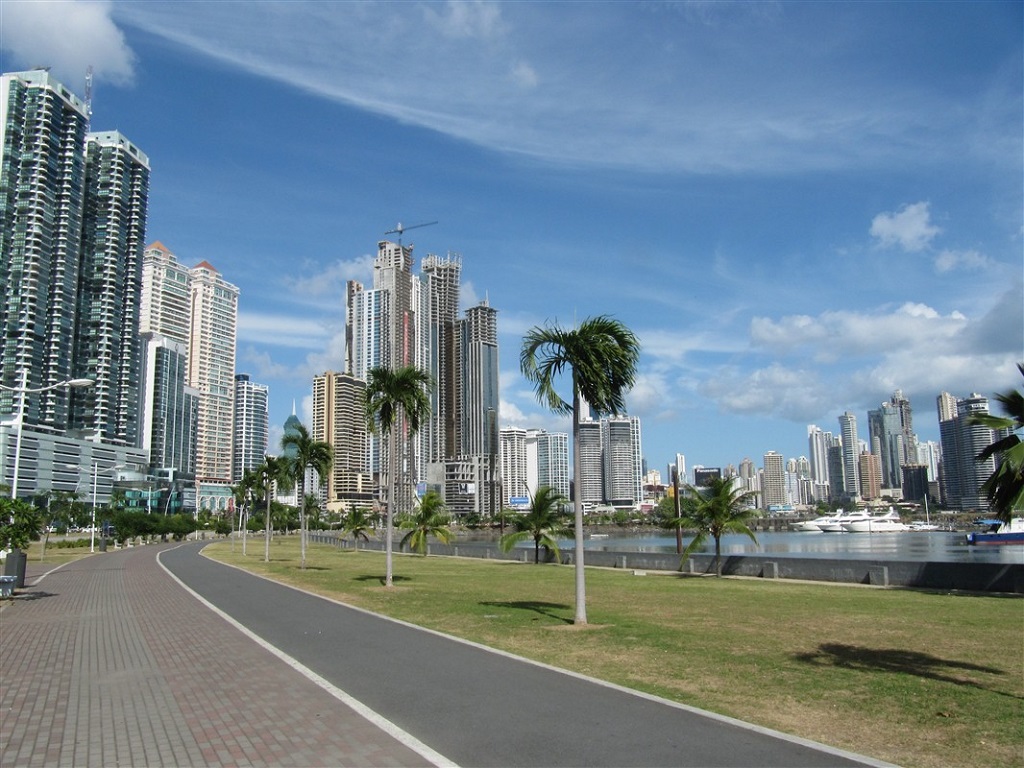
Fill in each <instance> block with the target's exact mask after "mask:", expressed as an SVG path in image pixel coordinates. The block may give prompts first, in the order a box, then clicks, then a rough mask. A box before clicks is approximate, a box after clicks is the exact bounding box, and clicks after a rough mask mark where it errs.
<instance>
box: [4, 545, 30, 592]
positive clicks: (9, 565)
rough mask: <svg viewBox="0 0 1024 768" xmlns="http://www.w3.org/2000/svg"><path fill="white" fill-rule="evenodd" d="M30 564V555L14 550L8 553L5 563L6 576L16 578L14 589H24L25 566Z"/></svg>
mask: <svg viewBox="0 0 1024 768" xmlns="http://www.w3.org/2000/svg"><path fill="white" fill-rule="evenodd" d="M27 563H28V555H27V554H26V553H25V552H22V551H21V550H20V549H12V550H11V551H10V552H8V553H7V559H6V560H5V561H4V576H13V577H14V588H15V589H22V588H23V587H24V586H25V566H26V564H27Z"/></svg>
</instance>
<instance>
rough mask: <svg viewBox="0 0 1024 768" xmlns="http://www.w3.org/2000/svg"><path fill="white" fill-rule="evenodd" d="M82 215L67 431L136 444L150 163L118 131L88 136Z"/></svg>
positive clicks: (106, 440)
mask: <svg viewBox="0 0 1024 768" xmlns="http://www.w3.org/2000/svg"><path fill="white" fill-rule="evenodd" d="M85 170H86V174H85V188H86V191H85V209H84V214H83V216H82V260H81V268H80V270H79V288H78V310H77V316H78V320H77V323H76V324H75V352H74V355H75V357H74V360H75V365H74V368H75V376H76V377H81V378H91V379H93V380H94V381H95V382H96V383H95V384H94V385H93V386H92V387H89V388H88V389H83V390H81V391H77V392H75V393H74V394H73V395H72V399H71V405H72V412H71V426H72V428H74V429H80V430H83V431H85V432H87V433H91V434H93V435H95V436H96V437H98V438H99V439H101V440H103V441H104V442H109V443H117V444H121V445H137V444H138V442H139V426H140V425H139V386H140V382H139V374H140V370H141V368H142V361H141V346H140V340H139V293H140V281H141V276H142V251H143V246H144V245H145V237H146V212H147V206H148V200H149V159H148V158H147V157H146V156H145V155H144V154H143V153H142V152H141V151H139V149H138V147H136V146H135V145H134V144H132V143H131V142H130V141H128V140H127V139H126V138H125V137H124V136H122V135H121V134H120V133H118V132H116V131H110V132H107V133H91V134H89V135H88V136H87V137H86V164H85Z"/></svg>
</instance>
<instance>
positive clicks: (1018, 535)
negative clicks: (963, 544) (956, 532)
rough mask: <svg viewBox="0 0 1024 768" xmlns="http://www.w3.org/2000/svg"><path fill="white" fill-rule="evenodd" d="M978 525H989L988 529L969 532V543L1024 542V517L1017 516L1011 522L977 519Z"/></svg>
mask: <svg viewBox="0 0 1024 768" xmlns="http://www.w3.org/2000/svg"><path fill="white" fill-rule="evenodd" d="M975 524H976V525H987V526H988V527H989V528H988V530H987V531H971V532H970V533H968V534H967V543H968V544H1024V517H1015V518H1013V519H1012V520H1010V522H1008V523H1004V522H1003V521H1002V520H976V521H975Z"/></svg>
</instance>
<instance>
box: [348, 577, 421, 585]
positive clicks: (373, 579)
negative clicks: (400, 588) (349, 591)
mask: <svg viewBox="0 0 1024 768" xmlns="http://www.w3.org/2000/svg"><path fill="white" fill-rule="evenodd" d="M353 581H377V582H380V584H381V586H383V585H384V577H383V576H370V575H369V574H367V575H365V576H356V577H355V578H354V579H353ZM391 581H392V583H394V584H397V583H398V582H400V581H412V577H411V576H399V575H398V574H393V575H392V576H391Z"/></svg>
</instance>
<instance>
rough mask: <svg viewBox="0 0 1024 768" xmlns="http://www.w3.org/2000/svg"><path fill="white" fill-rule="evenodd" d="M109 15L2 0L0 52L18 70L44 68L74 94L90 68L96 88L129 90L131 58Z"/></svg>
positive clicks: (95, 9)
mask: <svg viewBox="0 0 1024 768" xmlns="http://www.w3.org/2000/svg"><path fill="white" fill-rule="evenodd" d="M112 10H113V4H112V3H110V2H81V1H79V2H66V1H63V2H57V1H51V0H35V1H34V2H27V1H15V2H12V1H11V0H6V2H4V3H3V30H2V32H0V47H2V48H3V50H4V51H6V52H7V53H9V54H10V55H11V57H12V58H13V59H14V62H15V65H16V66H17V67H26V68H27V67H49V68H50V71H51V72H52V73H53V75H54V76H55V77H56V78H57V79H58V80H60V81H61V82H63V83H65V84H67V85H69V86H72V87H75V88H76V89H78V90H79V92H81V84H84V82H85V73H86V70H87V69H88V67H90V66H92V68H93V76H94V78H95V79H96V81H97V82H100V81H106V82H109V83H113V84H115V85H129V84H131V82H132V81H133V79H134V76H135V73H134V66H135V54H134V53H133V52H132V51H131V49H130V48H129V47H128V45H127V43H126V42H125V39H124V35H123V34H122V33H121V30H119V29H118V28H117V26H116V25H115V24H114V22H113V21H112V20H111V12H112Z"/></svg>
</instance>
